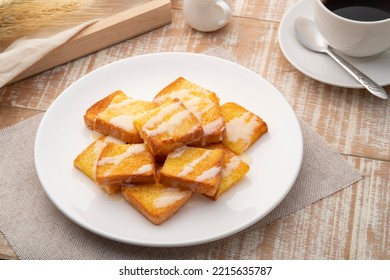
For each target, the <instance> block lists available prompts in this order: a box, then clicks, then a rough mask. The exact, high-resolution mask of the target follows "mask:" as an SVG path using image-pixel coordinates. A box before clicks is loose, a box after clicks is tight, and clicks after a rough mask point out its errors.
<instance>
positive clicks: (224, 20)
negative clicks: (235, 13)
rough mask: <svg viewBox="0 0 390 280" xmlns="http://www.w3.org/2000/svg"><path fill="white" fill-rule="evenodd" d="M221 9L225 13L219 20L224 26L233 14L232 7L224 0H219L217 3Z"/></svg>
mask: <svg viewBox="0 0 390 280" xmlns="http://www.w3.org/2000/svg"><path fill="white" fill-rule="evenodd" d="M215 4H216V5H217V7H218V8H219V10H220V11H221V12H222V13H223V18H222V19H221V20H220V21H219V22H218V25H219V26H224V25H225V24H226V23H227V22H228V21H229V20H230V18H231V16H232V9H231V8H230V6H229V5H228V4H227V3H226V2H225V1H223V0H218V1H217V2H216V3H215Z"/></svg>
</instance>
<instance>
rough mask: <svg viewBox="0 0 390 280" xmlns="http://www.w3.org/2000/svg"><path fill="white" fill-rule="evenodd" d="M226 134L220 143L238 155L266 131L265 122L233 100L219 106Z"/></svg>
mask: <svg viewBox="0 0 390 280" xmlns="http://www.w3.org/2000/svg"><path fill="white" fill-rule="evenodd" d="M221 110H222V115H223V117H224V118H225V124H226V136H225V138H224V139H223V140H222V143H223V144H224V145H225V146H226V147H228V148H229V149H230V150H232V151H233V152H235V153H236V154H238V155H240V154H242V153H243V152H244V151H246V150H247V149H248V148H249V147H250V146H251V145H253V143H254V142H256V141H257V139H259V138H260V137H261V136H262V135H263V134H264V133H266V132H267V131H268V126H267V123H266V122H264V121H263V119H262V118H260V117H259V116H257V115H256V114H254V113H252V112H250V111H248V110H247V109H246V108H244V107H242V106H241V105H238V104H237V103H234V102H228V103H225V104H223V105H222V106H221Z"/></svg>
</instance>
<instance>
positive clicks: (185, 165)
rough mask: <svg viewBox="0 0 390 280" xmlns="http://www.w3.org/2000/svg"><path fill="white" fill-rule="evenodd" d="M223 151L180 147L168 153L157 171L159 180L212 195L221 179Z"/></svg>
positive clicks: (165, 183)
mask: <svg viewBox="0 0 390 280" xmlns="http://www.w3.org/2000/svg"><path fill="white" fill-rule="evenodd" d="M223 158H224V152H223V150H221V149H215V150H208V149H204V148H196V147H181V148H179V149H176V150H175V151H174V152H172V153H170V154H169V155H168V157H167V159H166V160H165V162H164V165H163V167H162V169H161V170H160V173H159V182H160V183H161V184H163V185H166V186H172V187H180V188H184V189H188V190H191V191H194V192H197V193H202V194H206V195H209V196H214V195H215V193H216V192H217V189H218V186H219V183H220V181H221V174H222V173H221V172H222V164H223Z"/></svg>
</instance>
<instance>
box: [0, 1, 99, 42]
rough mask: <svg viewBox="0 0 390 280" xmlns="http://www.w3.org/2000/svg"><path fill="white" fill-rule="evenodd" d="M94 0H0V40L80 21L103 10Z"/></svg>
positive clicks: (92, 16) (97, 15) (95, 15)
mask: <svg viewBox="0 0 390 280" xmlns="http://www.w3.org/2000/svg"><path fill="white" fill-rule="evenodd" d="M105 10H106V9H105V7H102V6H101V5H100V6H95V5H94V0H0V40H9V39H15V38H18V37H21V36H24V35H28V34H31V33H32V32H34V31H37V30H40V29H42V28H44V27H48V26H64V25H69V24H74V23H80V22H83V21H86V20H88V19H92V18H94V17H100V16H102V15H103V14H104V13H105Z"/></svg>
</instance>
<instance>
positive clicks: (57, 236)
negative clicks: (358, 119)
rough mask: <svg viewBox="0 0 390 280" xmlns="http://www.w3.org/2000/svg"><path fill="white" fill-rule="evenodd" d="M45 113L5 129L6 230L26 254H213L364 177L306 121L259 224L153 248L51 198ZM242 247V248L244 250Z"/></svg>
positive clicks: (2, 205)
mask: <svg viewBox="0 0 390 280" xmlns="http://www.w3.org/2000/svg"><path fill="white" fill-rule="evenodd" d="M41 118H42V115H38V116H36V117H33V118H31V119H28V120H26V121H23V122H21V123H18V124H16V125H14V126H10V127H7V128H5V129H2V130H0V146H1V153H0V166H1V169H0V170H1V171H0V176H1V180H0V230H1V232H2V233H3V234H4V235H5V237H6V238H7V240H8V241H9V243H10V244H11V246H12V247H13V248H14V250H15V252H16V254H17V255H18V256H19V258H21V259H40V260H42V259H208V258H209V255H208V254H209V251H210V249H212V248H215V247H219V246H222V247H223V248H224V250H226V251H229V252H230V251H234V250H235V246H236V242H234V241H235V239H237V238H240V234H248V232H249V233H250V234H252V235H256V234H261V230H259V228H260V227H262V226H264V225H266V224H269V223H272V222H273V221H275V220H277V219H279V218H281V217H284V216H286V215H288V214H290V213H293V212H294V211H297V210H299V209H302V208H304V207H305V206H307V205H309V204H311V203H313V202H315V201H317V200H319V199H321V198H323V197H326V196H328V195H330V194H332V193H334V192H336V191H338V190H340V189H342V188H344V187H346V186H349V185H351V184H352V183H354V182H356V181H357V180H359V178H360V174H359V173H358V172H357V171H356V170H355V169H354V168H353V167H352V166H351V165H350V164H349V163H348V162H347V161H345V160H344V159H343V158H341V157H340V156H339V154H337V153H336V152H335V151H334V150H333V149H332V148H331V147H330V146H329V145H328V144H327V143H326V142H325V141H324V140H323V139H322V138H321V137H319V136H318V135H317V134H316V133H315V132H314V131H313V130H312V129H311V128H310V127H308V125H306V124H305V123H304V122H302V121H301V122H300V123H301V127H302V132H303V137H304V160H303V165H302V169H301V172H300V174H299V176H298V179H297V181H296V182H295V184H294V186H293V188H292V190H291V191H290V193H289V194H288V195H287V197H286V198H285V199H284V200H283V201H282V203H281V204H280V205H279V206H278V207H277V208H276V209H274V211H272V212H271V213H270V214H269V215H268V216H266V217H265V218H264V219H262V220H261V221H259V222H258V223H257V224H255V225H253V226H251V227H250V228H248V229H246V230H245V232H244V233H237V234H235V235H233V236H230V237H227V238H224V239H222V240H219V241H214V242H211V243H206V244H201V245H196V246H189V247H181V248H149V247H141V246H134V245H128V244H122V243H119V242H115V241H111V240H108V239H105V238H103V237H100V236H97V235H95V234H93V233H91V232H89V231H87V230H85V229H84V228H81V227H80V226H78V225H76V224H75V223H73V222H72V221H71V220H69V219H68V218H67V217H66V216H64V215H63V214H62V213H61V212H60V211H59V210H58V209H57V208H56V207H55V206H54V205H53V204H52V203H51V201H50V200H49V199H48V197H47V196H46V193H45V192H44V190H43V188H42V187H41V184H40V182H39V180H38V177H37V174H36V171H35V166H34V139H35V135H36V131H37V128H38V125H39V123H40V120H41ZM241 253H242V252H241Z"/></svg>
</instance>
